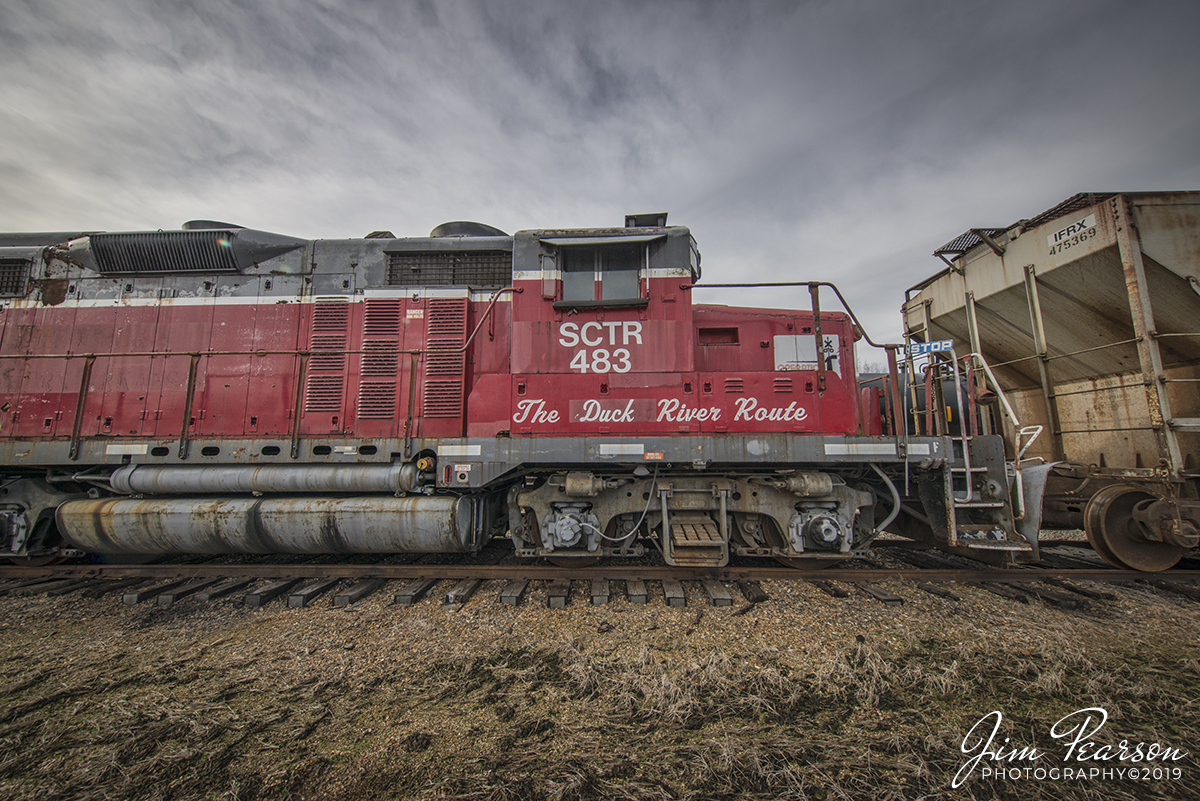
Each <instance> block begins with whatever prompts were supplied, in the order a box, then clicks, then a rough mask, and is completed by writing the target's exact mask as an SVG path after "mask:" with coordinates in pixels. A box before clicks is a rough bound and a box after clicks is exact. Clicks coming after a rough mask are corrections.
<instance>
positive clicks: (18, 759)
mask: <svg viewBox="0 0 1200 801" xmlns="http://www.w3.org/2000/svg"><path fill="white" fill-rule="evenodd" d="M779 594H782V593H779ZM983 595H984V594H980V598H978V599H974V600H973V601H972V603H973V604H975V605H974V606H969V607H965V608H966V609H967V610H968V612H967V613H963V617H962V619H961V620H958V621H956V622H954V623H953V624H947V621H946V617H945V614H944V613H942V612H938V614H937V615H933V616H931V615H929V614H928V610H925V611H920V610H913V609H909V610H905V611H903V612H900V611H897V612H893V611H891V610H888V611H887V613H886V614H888V615H890V616H891V617H888V618H881V622H880V627H881V628H882V630H883V631H886V633H887V636H886V637H883V636H879V635H877V634H875V633H870V634H868V635H867V636H866V637H865V638H864V639H863V640H862V641H855V639H854V638H853V636H850V637H845V636H843V635H841V634H839V635H838V636H837V637H819V636H806V637H804V638H803V639H800V638H796V639H788V638H789V636H792V637H795V636H796V635H794V634H793V635H788V634H787V632H789V631H791V632H798V631H801V630H802V629H800V628H798V627H797V624H790V623H788V620H789V618H788V617H787V614H789V613H788V609H787V608H781V602H778V601H772V602H769V603H767V604H764V605H761V607H760V609H756V611H755V612H753V613H751V614H749V615H746V616H744V617H739V618H731V617H729V616H728V613H723V616H722V615H719V614H718V613H717V612H710V613H707V614H706V616H705V618H704V619H703V621H701V622H700V623H695V622H694V620H693V618H694V616H695V613H694V611H686V612H679V613H676V612H675V611H674V610H668V609H666V608H665V607H664V608H661V609H654V608H651V609H648V610H633V609H629V610H621V609H620V608H618V609H612V610H609V611H607V612H603V613H598V612H596V611H595V610H591V609H588V608H587V607H574V608H572V609H569V610H566V611H565V612H564V611H560V612H556V613H550V614H545V613H544V612H543V611H540V610H538V609H536V608H522V609H520V610H517V611H513V610H510V609H508V608H500V607H499V604H495V605H494V606H484V605H483V603H482V602H481V603H479V605H478V610H479V613H478V614H477V615H476V616H475V617H463V616H462V614H463V613H461V612H460V613H458V614H457V615H456V616H450V615H449V614H448V613H445V612H443V611H442V610H440V609H437V608H436V607H433V606H429V607H426V608H424V609H416V610H399V609H396V608H394V607H388V606H386V605H384V603H383V602H382V601H380V602H379V603H378V605H377V606H376V607H372V608H367V609H366V610H365V611H360V612H334V611H333V610H306V611H304V612H288V611H285V610H278V611H268V612H265V613H250V612H245V611H243V610H238V609H233V608H228V607H227V608H225V610H224V611H220V610H218V612H211V611H210V612H206V611H202V610H199V609H195V608H193V609H192V610H191V611H190V612H189V611H187V610H183V611H181V610H177V609H174V608H173V609H172V610H166V611H158V610H152V609H141V608H139V609H137V610H132V611H131V610H128V609H125V608H123V607H120V606H119V605H116V604H115V603H114V604H112V605H110V606H107V607H105V606H98V607H96V608H94V609H91V610H90V611H86V612H85V611H80V609H79V608H77V607H73V606H71V605H70V602H68V601H49V600H46V599H40V600H38V601H31V602H23V603H25V605H24V606H21V605H18V604H17V602H15V601H9V600H7V599H5V601H4V602H3V603H2V604H0V613H3V612H7V613H8V614H9V617H7V618H5V620H6V621H7V622H6V623H5V624H4V625H3V626H0V634H2V636H0V797H2V798H6V799H7V798H12V799H82V800H84V801H99V800H100V799H168V798H171V799H176V798H178V799H185V798H186V799H192V798H196V799H237V800H238V801H251V800H252V799H276V798H285V799H286V798H291V799H300V798H306V799H310V798H351V799H375V798H445V799H497V800H499V799H521V801H529V800H530V799H637V800H639V801H642V800H648V799H714V798H715V799H734V798H764V799H766V798H770V799H777V798H784V799H858V798H878V799H897V800H898V799H943V798H945V799H949V798H956V799H957V798H977V799H991V798H1006V799H1007V798H1013V799H1016V798H1022V799H1025V798H1056V799H1057V798H1065V799H1076V798H1078V799H1082V798H1084V797H1092V796H1094V795H1096V794H1099V795H1101V796H1102V797H1105V798H1114V799H1134V798H1137V799H1145V798H1188V797H1194V792H1193V789H1192V788H1193V786H1194V782H1195V779H1196V775H1195V771H1196V769H1197V766H1196V764H1195V759H1194V758H1192V757H1189V758H1188V759H1187V760H1185V761H1184V762H1182V763H1179V764H1180V766H1181V767H1182V769H1183V772H1184V778H1183V781H1181V782H1175V783H1157V784H1156V783H1151V782H1142V781H1136V782H1131V781H1124V782H1121V781H1107V782H1104V783H1103V784H1098V783H1096V782H1076V783H1063V782H1057V783H1056V782H1033V781H1029V782H1025V781H1017V782H994V781H988V782H982V781H977V780H976V781H971V782H969V783H968V784H967V785H966V786H964V787H962V788H960V789H958V790H952V789H951V788H950V787H949V781H950V778H951V777H952V776H953V774H954V773H955V771H956V770H957V769H958V767H959V765H961V764H962V762H963V761H964V756H963V755H962V754H961V753H960V751H959V746H960V744H961V742H962V738H963V736H964V734H965V733H966V731H967V730H968V729H969V728H970V726H971V725H972V724H973V723H974V722H975V721H976V720H978V719H979V718H980V717H981V716H982V715H983V714H985V713H987V712H989V711H991V710H993V709H1002V710H1003V711H1004V714H1005V734H1006V735H1008V736H1011V737H1012V738H1013V740H1014V742H1021V743H1023V744H1036V745H1038V746H1040V747H1045V746H1048V745H1051V743H1050V742H1049V739H1048V734H1047V732H1048V729H1049V726H1050V725H1051V724H1052V723H1053V722H1054V721H1055V720H1057V719H1058V718H1059V717H1061V716H1062V715H1064V714H1066V713H1068V712H1071V711H1074V710H1076V709H1079V708H1081V707H1085V706H1103V707H1105V708H1107V709H1108V710H1109V711H1110V713H1112V715H1113V720H1112V721H1111V722H1110V725H1109V727H1108V729H1107V730H1106V732H1105V736H1106V737H1111V739H1112V740H1116V739H1119V738H1120V737H1127V738H1130V739H1133V740H1145V741H1147V742H1149V741H1157V742H1162V743H1167V744H1170V745H1173V746H1177V747H1182V748H1185V749H1187V750H1189V751H1194V750H1196V746H1197V745H1198V744H1200V715H1197V714H1196V713H1197V699H1198V698H1200V692H1198V690H1200V646H1198V645H1197V642H1198V637H1197V634H1198V632H1200V624H1198V623H1197V620H1196V616H1195V613H1194V611H1192V610H1193V607H1189V606H1185V605H1181V604H1179V603H1176V602H1172V601H1160V600H1157V599H1155V598H1153V597H1150V596H1146V597H1142V596H1130V597H1128V598H1125V599H1124V600H1122V601H1121V602H1120V604H1117V605H1115V606H1113V607H1112V608H1110V609H1108V610H1107V611H1102V612H1101V613H1096V614H1093V615H1091V616H1080V615H1074V616H1072V615H1064V614H1062V613H1058V612H1052V611H1048V610H1044V609H1040V608H1036V607H1034V608H1024V607H1022V608H1020V609H1016V608H1015V606H1012V605H1010V606H1005V605H1004V603H1005V602H1003V601H995V600H994V599H990V598H985V597H983ZM798 597H799V598H800V600H801V601H803V602H804V604H805V607H804V608H805V609H809V610H811V609H812V608H814V606H815V605H817V604H829V606H828V609H825V608H823V607H822V608H820V609H818V610H817V611H819V612H821V613H822V614H826V613H827V612H828V611H829V610H834V611H841V612H842V613H844V614H850V613H852V612H853V613H854V614H856V615H857V616H858V619H860V620H865V619H866V618H867V616H868V615H870V614H875V613H877V612H878V609H877V607H876V606H871V605H869V603H870V602H869V601H865V600H860V599H854V600H852V601H848V602H846V603H842V602H835V601H833V600H826V599H824V598H821V597H820V596H819V595H817V594H816V593H815V592H814V593H813V594H812V595H811V596H808V595H798ZM931 603H932V602H931ZM939 603H940V602H939ZM838 604H841V605H840V606H839V605H838ZM855 604H864V605H863V606H861V607H859V606H856V605H855ZM984 604H998V605H997V606H994V607H985V606H983V605H984ZM773 605H774V607H773ZM947 608H949V607H947ZM860 609H861V611H859V612H855V610H860ZM937 609H939V610H940V609H941V607H938V608H937ZM970 610H976V612H979V611H980V610H983V612H986V614H984V613H982V612H981V613H979V614H975V613H974V612H971V611H970ZM598 614H604V615H607V616H608V618H610V619H614V620H616V619H618V618H620V621H619V624H618V626H617V627H616V630H615V631H614V630H612V629H613V627H612V626H608V627H607V628H604V629H602V630H603V631H605V632H611V633H605V634H603V635H600V634H597V633H596V632H597V626H596V620H597V615H598ZM879 614H883V613H879ZM1002 614H1003V615H1007V614H1011V615H1013V617H1012V619H1011V620H1008V622H1006V623H1004V624H1003V625H1000V624H999V623H998V622H997V621H999V620H1000V616H1001V615H1002ZM505 615H509V616H513V617H511V620H510V619H509V618H505V617H504V616H505ZM634 615H644V616H645V617H644V618H637V620H638V621H650V622H649V623H648V625H644V623H643V622H639V626H643V625H644V627H642V628H639V627H637V626H633V625H631V622H632V621H633V616H634ZM673 615H674V617H673ZM756 615H761V616H762V620H763V621H764V625H763V628H766V622H765V621H767V620H768V619H772V618H770V616H772V615H774V616H778V617H780V619H781V620H782V621H783V623H782V624H780V625H782V626H784V628H779V629H772V630H771V632H770V633H762V634H761V635H755V637H749V635H748V636H747V638H744V639H736V640H735V639H734V638H733V637H732V635H729V634H725V635H722V636H720V637H718V636H716V634H719V633H720V632H722V631H725V630H724V629H722V628H721V627H722V626H725V625H726V624H728V625H730V626H736V627H741V628H740V629H738V630H742V629H748V628H753V626H752V625H751V623H753V621H751V623H747V622H745V621H747V619H749V618H754V617H755V616H756ZM828 619H830V620H832V619H833V617H832V616H829V618H828ZM47 620H54V621H56V623H55V625H54V626H50V625H48V624H47V623H46V622H44V621H47ZM497 621H498V623H497ZM506 621H507V622H506ZM545 621H550V623H545V625H543V623H544V622H545ZM1147 621H1149V625H1151V626H1152V628H1151V629H1147V628H1146V626H1147ZM493 624H495V625H493ZM497 626H506V627H507V628H504V629H502V630H503V631H506V632H507V634H506V635H504V636H499V637H498V636H496V635H495V634H494V632H493V631H492V630H491V628H489V627H492V628H495V627H497ZM689 626H690V627H691V628H690V629H689V628H688V627H689ZM788 626H791V627H790V628H787V627H788ZM539 627H540V628H539ZM706 627H708V628H707V629H706ZM692 629H695V630H696V634H694V635H688V636H685V635H686V634H687V632H689V631H691V630H692ZM780 632H783V633H782V634H781V633H780ZM701 634H708V635H711V636H709V637H708V638H707V639H700V635H701ZM346 645H353V646H354V647H353V648H346V647H345V646H346Z"/></svg>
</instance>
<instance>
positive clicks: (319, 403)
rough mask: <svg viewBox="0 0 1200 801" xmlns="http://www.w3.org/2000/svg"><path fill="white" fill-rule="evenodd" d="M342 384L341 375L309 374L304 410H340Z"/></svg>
mask: <svg viewBox="0 0 1200 801" xmlns="http://www.w3.org/2000/svg"><path fill="white" fill-rule="evenodd" d="M342 385H343V380H342V377H341V376H340V375H313V374H312V373H309V375H308V385H307V387H306V389H305V392H304V411H306V412H338V411H340V410H341V408H342Z"/></svg>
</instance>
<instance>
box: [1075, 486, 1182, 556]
mask: <svg viewBox="0 0 1200 801" xmlns="http://www.w3.org/2000/svg"><path fill="white" fill-rule="evenodd" d="M1154 497H1155V496H1153V495H1151V494H1150V493H1148V492H1146V491H1145V490H1142V489H1139V488H1138V487H1134V486H1131V485H1129V484H1114V485H1113V486H1111V487H1105V488H1104V489H1102V490H1100V491H1099V492H1097V493H1096V494H1095V495H1093V496H1092V499H1091V500H1089V501H1088V504H1087V507H1086V508H1085V509H1084V511H1083V523H1084V525H1083V527H1084V530H1085V531H1086V532H1087V537H1088V542H1090V543H1091V544H1092V548H1094V549H1095V551H1096V553H1098V554H1100V555H1101V556H1102V557H1104V561H1106V562H1108V563H1109V564H1110V565H1112V566H1113V567H1119V568H1121V569H1123V570H1141V571H1144V572H1148V573H1157V572H1158V571H1160V570H1166V569H1167V568H1168V567H1171V566H1172V565H1174V564H1175V563H1176V562H1178V561H1179V560H1180V559H1181V558H1182V557H1183V551H1184V549H1183V548H1181V547H1179V546H1178V545H1171V544H1170V543H1167V542H1150V541H1147V540H1145V539H1142V538H1141V537H1140V536H1139V535H1138V524H1137V523H1136V522H1135V521H1134V519H1133V507H1135V506H1136V505H1137V504H1139V503H1141V502H1142V501H1147V500H1153V499H1154Z"/></svg>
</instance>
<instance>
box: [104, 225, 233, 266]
mask: <svg viewBox="0 0 1200 801" xmlns="http://www.w3.org/2000/svg"><path fill="white" fill-rule="evenodd" d="M88 241H89V243H90V244H91V248H92V254H93V255H94V256H95V259H96V269H97V270H98V271H100V272H101V273H104V274H106V275H120V274H123V273H189V272H203V273H221V272H237V261H236V260H235V259H234V258H233V247H232V243H233V233H232V232H231V231H214V230H204V231H155V232H150V233H137V234H92V235H91V236H90V237H89V238H88Z"/></svg>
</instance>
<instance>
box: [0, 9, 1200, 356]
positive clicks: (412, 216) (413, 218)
mask: <svg viewBox="0 0 1200 801" xmlns="http://www.w3.org/2000/svg"><path fill="white" fill-rule="evenodd" d="M1198 22H1200V8H1198V7H1196V6H1195V4H1194V3H1190V2H1147V3H1139V4H1130V3H1123V2H1117V1H1116V0H1096V2H1082V0H1081V1H1080V2H1063V3H1041V2H1031V1H1026V2H1012V3H991V2H955V3H950V2H935V1H934V0H924V1H923V2H921V1H918V2H911V3H904V4H895V3H864V2H818V1H815V0H810V1H809V2H748V3H724V2H707V3H683V2H677V3H676V2H663V3H644V2H642V3H633V2H590V3H587V4H579V5H578V7H575V4H546V3H540V2H532V0H529V1H527V2H521V1H520V0H510V1H506V2H486V3H484V2H433V1H432V0H429V1H428V2H421V3H415V4H390V3H383V2H349V1H347V2H333V1H330V2H319V3H310V4H289V3H283V2H278V1H272V0H260V1H257V2H235V0H212V1H211V2H191V3H187V2H177V1H175V0H172V2H153V0H101V1H100V2H89V3H84V2H82V1H81V0H39V2H36V3H34V2H28V1H27V0H17V1H16V2H9V3H6V4H5V5H4V7H3V8H0V71H2V73H0V74H2V75H3V77H4V80H3V81H2V82H0V130H2V131H3V140H2V141H3V145H4V146H3V147H2V148H0V212H2V214H3V218H4V221H3V222H2V223H0V228H4V229H7V230H36V229H42V230H63V229H67V228H79V229H89V228H90V229H98V228H108V229H122V228H124V229H130V228H134V229H137V228H158V227H170V226H174V225H178V224H179V223H180V222H182V221H183V220H185V219H191V218H197V217H207V218H215V219H232V220H235V221H238V222H241V223H243V224H246V225H253V226H256V227H260V228H268V229H272V230H279V231H281V232H283V233H290V234H298V235H304V236H360V235H362V234H364V233H366V232H367V231H370V230H373V229H378V228H387V229H390V230H393V231H395V232H397V233H400V234H412V235H419V234H423V233H425V232H427V231H428V230H429V229H430V228H432V227H433V226H434V225H436V224H437V223H439V222H442V221H444V220H447V219H462V218H474V219H480V220H482V221H485V222H490V223H492V224H495V225H498V226H500V227H502V228H506V229H507V230H510V231H511V230H516V229H519V228H525V227H541V226H567V225H579V226H591V225H608V224H615V223H619V222H620V220H621V216H622V215H623V214H624V213H626V212H634V211H657V210H668V211H670V212H671V220H672V222H676V223H679V224H684V225H688V226H690V227H691V228H692V229H693V231H694V233H695V234H696V237H697V239H698V240H699V242H700V245H701V248H702V250H703V251H704V253H705V265H706V278H708V280H711V281H725V280H728V281H749V280H756V279H764V278H768V277H778V276H779V275H787V276H789V277H793V278H795V279H797V280H807V279H810V278H818V279H822V280H833V281H836V282H838V283H839V284H840V285H841V286H842V287H843V289H844V291H845V292H846V294H847V296H848V297H850V298H851V300H852V302H853V303H854V304H855V306H856V307H857V308H858V309H859V310H860V312H861V313H862V317H863V319H864V322H866V324H867V325H868V327H869V328H870V329H871V330H872V331H873V332H875V333H877V334H878V335H879V336H881V337H886V338H895V337H896V336H898V334H899V315H898V313H897V309H898V306H899V303H900V300H901V298H902V294H903V290H904V288H905V287H907V286H910V285H912V284H913V283H915V282H916V281H917V280H919V279H921V278H923V277H925V276H926V275H928V274H930V273H932V272H934V271H935V270H936V269H937V267H938V264H939V263H938V262H936V261H935V260H933V259H932V258H931V257H930V256H929V253H930V252H931V251H932V250H933V249H934V248H935V247H936V246H938V245H940V244H942V243H943V242H944V241H946V240H948V239H950V238H951V237H953V236H955V235H957V234H958V233H961V232H962V231H963V230H965V229H966V228H968V227H971V226H977V225H993V224H996V225H1002V224H1006V223H1009V222H1013V221H1014V220H1017V219H1019V218H1021V217H1028V216H1032V215H1034V214H1036V213H1038V212H1040V211H1042V210H1044V209H1045V208H1048V207H1050V206H1051V205H1053V204H1055V203H1057V202H1058V201H1059V200H1062V199H1064V198H1065V197H1067V196H1069V195H1071V194H1073V193H1075V192H1077V191H1087V190H1100V191H1103V190H1111V189H1116V190H1133V189H1156V188H1161V189H1179V188H1182V189H1187V188H1195V187H1196V186H1197V184H1198V183H1200V156H1198V155H1197V152H1196V148H1195V145H1194V141H1195V132H1196V130H1197V123H1198V122H1200V119H1198V118H1200V107H1198V106H1197V104H1196V103H1195V101H1194V96H1195V88H1194V87H1195V86H1196V85H1197V79H1198V78H1200V56H1197V55H1196V52H1195V48H1194V46H1193V44H1192V42H1191V41H1190V40H1191V38H1192V37H1193V34H1194V31H1195V30H1197V28H1198V25H1197V23H1198ZM699 297H702V298H703V299H705V300H709V301H717V302H743V301H745V302H757V303H762V304H782V303H793V304H802V303H805V302H806V300H805V298H804V293H802V292H795V293H789V292H783V293H780V292H770V293H754V292H747V293H743V294H737V295H734V294H731V293H718V292H717V291H715V290H709V291H708V292H707V294H704V293H701V294H700V295H699Z"/></svg>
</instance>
